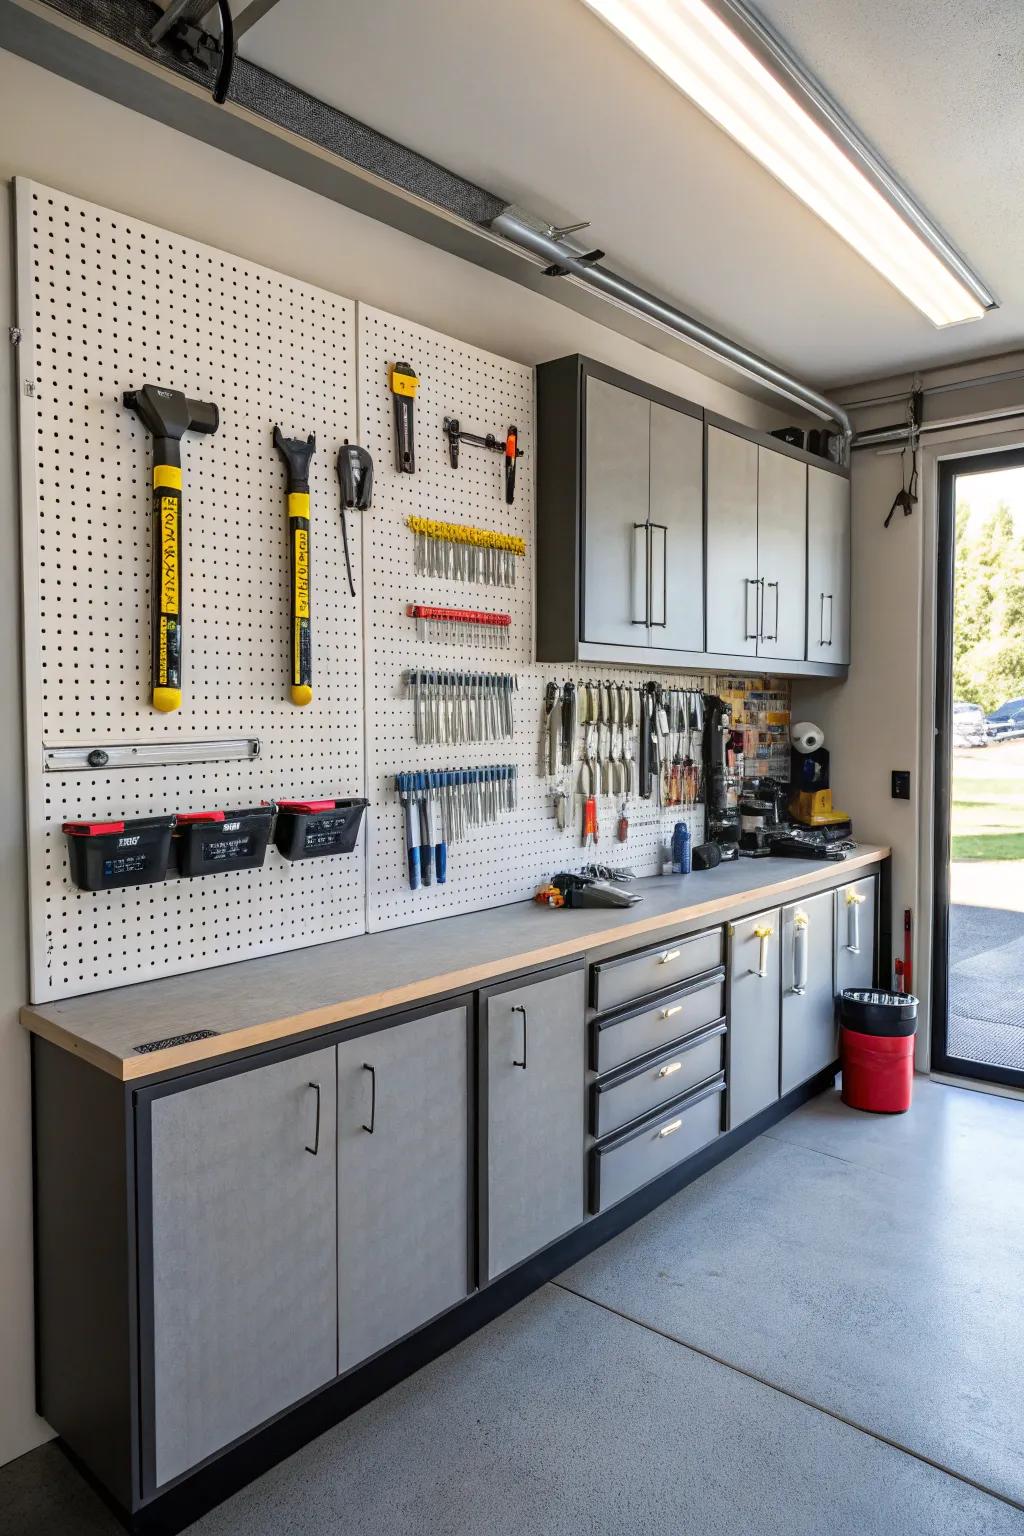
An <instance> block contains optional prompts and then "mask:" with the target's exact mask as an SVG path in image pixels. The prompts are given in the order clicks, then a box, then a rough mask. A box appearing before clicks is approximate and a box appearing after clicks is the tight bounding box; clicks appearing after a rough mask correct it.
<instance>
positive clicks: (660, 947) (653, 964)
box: [590, 928, 723, 1013]
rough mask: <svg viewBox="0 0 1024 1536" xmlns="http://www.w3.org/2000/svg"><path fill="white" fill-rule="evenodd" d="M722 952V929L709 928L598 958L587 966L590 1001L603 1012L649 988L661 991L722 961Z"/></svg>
mask: <svg viewBox="0 0 1024 1536" xmlns="http://www.w3.org/2000/svg"><path fill="white" fill-rule="evenodd" d="M722 956H723V949H722V930H721V928H709V929H708V930H707V932H705V933H694V934H690V935H688V936H687V937H686V938H685V939H665V940H664V942H663V943H661V944H656V945H652V946H651V948H650V949H641V950H635V951H634V952H633V953H632V954H631V955H616V957H615V958H614V960H598V961H596V962H595V964H594V965H592V966H591V967H590V1005H591V1007H592V1008H596V1009H597V1010H598V1012H599V1013H606V1012H607V1010H608V1009H609V1008H618V1007H619V1005H620V1004H622V1003H632V1002H635V1001H636V999H637V998H639V997H648V996H650V994H651V993H652V992H664V991H665V990H666V989H667V988H668V987H673V986H675V984H676V982H678V981H687V980H689V978H690V977H691V976H699V975H700V974H701V972H702V971H710V970H711V969H712V967H713V966H716V965H721V964H722Z"/></svg>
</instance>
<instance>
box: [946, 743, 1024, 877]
mask: <svg viewBox="0 0 1024 1536" xmlns="http://www.w3.org/2000/svg"><path fill="white" fill-rule="evenodd" d="M986 767H988V764H986ZM952 852H953V859H954V861H955V862H957V863H959V862H962V861H966V860H972V859H996V860H999V861H1001V862H1002V861H1014V860H1021V861H1024V778H1022V775H1021V772H1020V768H1019V767H1017V766H1016V765H1013V766H1011V765H1010V764H1007V772H1006V775H1005V777H998V778H984V779H982V778H974V777H972V775H971V774H970V773H965V772H964V771H963V769H962V766H961V760H959V759H957V760H956V761H954V764H953V850H952Z"/></svg>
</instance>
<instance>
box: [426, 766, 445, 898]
mask: <svg viewBox="0 0 1024 1536" xmlns="http://www.w3.org/2000/svg"><path fill="white" fill-rule="evenodd" d="M441 777H442V776H441V774H440V773H428V774H427V798H428V801H429V816H430V822H429V825H430V841H431V843H432V844H433V849H434V873H435V874H436V876H437V883H438V885H444V883H445V880H446V878H447V874H448V845H447V843H446V842H445V840H444V829H443V827H442V825H441V803H440V794H439V791H440V788H441Z"/></svg>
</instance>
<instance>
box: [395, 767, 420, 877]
mask: <svg viewBox="0 0 1024 1536" xmlns="http://www.w3.org/2000/svg"><path fill="white" fill-rule="evenodd" d="M412 779H413V775H412V774H411V773H398V774H396V775H395V789H396V790H397V791H398V798H399V799H400V800H401V802H402V809H403V811H404V812H405V853H406V858H407V860H408V863H409V888H410V889H411V890H413V891H418V890H419V888H420V838H419V818H418V816H417V807H416V801H415V798H414V787H413V782H412Z"/></svg>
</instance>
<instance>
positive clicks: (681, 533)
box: [648, 401, 704, 651]
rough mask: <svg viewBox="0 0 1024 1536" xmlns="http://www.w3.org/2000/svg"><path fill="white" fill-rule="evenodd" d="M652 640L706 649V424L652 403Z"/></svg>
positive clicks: (675, 646) (668, 646)
mask: <svg viewBox="0 0 1024 1536" xmlns="http://www.w3.org/2000/svg"><path fill="white" fill-rule="evenodd" d="M650 494H651V500H650V531H649V534H648V538H649V541H650V544H649V548H650V621H651V622H650V637H649V638H650V644H651V645H652V646H656V647H659V648H664V649H665V650H669V651H702V650H703V649H704V427H703V423H702V422H701V420H700V418H699V416H690V415H687V414H686V413H685V412H683V411H676V410H672V409H671V408H670V407H669V406H667V405H660V404H659V403H658V402H657V401H653V402H652V404H651V453H650Z"/></svg>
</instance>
